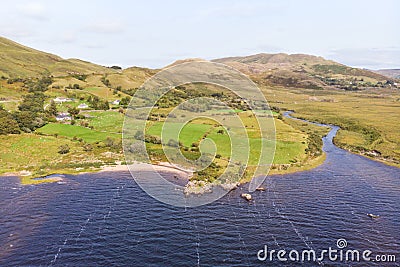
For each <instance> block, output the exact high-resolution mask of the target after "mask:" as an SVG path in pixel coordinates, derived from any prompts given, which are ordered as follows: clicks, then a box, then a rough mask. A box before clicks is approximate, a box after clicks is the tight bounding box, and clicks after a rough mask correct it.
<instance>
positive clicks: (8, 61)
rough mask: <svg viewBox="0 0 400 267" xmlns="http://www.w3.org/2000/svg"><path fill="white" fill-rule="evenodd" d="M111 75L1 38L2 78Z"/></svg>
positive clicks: (107, 71) (0, 66)
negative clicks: (81, 74)
mask: <svg viewBox="0 0 400 267" xmlns="http://www.w3.org/2000/svg"><path fill="white" fill-rule="evenodd" d="M73 72H75V73H76V72H77V73H109V72H113V71H112V70H111V69H108V68H105V67H102V66H99V65H96V64H93V63H90V62H86V61H82V60H78V59H63V58H61V57H59V56H56V55H53V54H49V53H45V52H42V51H38V50H35V49H32V48H29V47H26V46H23V45H21V44H18V43H16V42H13V41H11V40H8V39H6V38H3V37H0V76H5V77H12V78H14V77H37V76H40V75H42V74H51V75H54V76H64V75H68V74H69V73H73Z"/></svg>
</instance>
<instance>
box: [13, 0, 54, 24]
mask: <svg viewBox="0 0 400 267" xmlns="http://www.w3.org/2000/svg"><path fill="white" fill-rule="evenodd" d="M17 8H18V10H19V11H20V12H21V13H22V14H23V15H25V16H27V17H30V18H33V19H36V20H46V19H48V17H47V15H46V8H45V6H44V5H43V4H42V3H39V2H28V3H25V4H21V5H18V6H17Z"/></svg>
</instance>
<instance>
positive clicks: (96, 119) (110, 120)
mask: <svg viewBox="0 0 400 267" xmlns="http://www.w3.org/2000/svg"><path fill="white" fill-rule="evenodd" d="M82 114H84V115H87V116H89V122H90V125H91V126H93V127H94V129H95V130H97V131H103V132H104V131H105V132H110V133H121V132H122V124H123V123H124V114H122V113H119V112H117V111H95V112H82Z"/></svg>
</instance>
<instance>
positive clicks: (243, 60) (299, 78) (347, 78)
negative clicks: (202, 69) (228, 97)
mask: <svg viewBox="0 0 400 267" xmlns="http://www.w3.org/2000/svg"><path fill="white" fill-rule="evenodd" d="M213 61H214V62H218V63H223V64H226V65H229V66H231V67H233V68H236V69H238V70H240V71H242V72H244V73H246V74H248V75H249V76H250V77H251V78H252V79H253V80H255V81H257V82H259V83H262V84H265V85H272V86H273V85H278V86H287V87H298V88H309V89H323V88H340V89H347V90H357V89H359V88H361V87H375V86H379V85H380V84H381V83H382V84H383V83H385V82H386V81H387V80H388V78H387V77H385V76H383V75H381V74H378V73H374V72H372V71H368V70H364V69H357V68H352V67H348V66H345V65H343V64H340V63H337V62H335V61H332V60H326V59H324V58H322V57H317V56H312V55H304V54H291V55H289V54H284V53H280V54H265V53H262V54H256V55H251V56H244V57H228V58H220V59H215V60H213Z"/></svg>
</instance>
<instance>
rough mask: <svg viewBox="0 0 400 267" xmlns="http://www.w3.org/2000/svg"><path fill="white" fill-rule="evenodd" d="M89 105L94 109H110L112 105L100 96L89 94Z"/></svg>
mask: <svg viewBox="0 0 400 267" xmlns="http://www.w3.org/2000/svg"><path fill="white" fill-rule="evenodd" d="M87 102H88V103H89V106H90V107H91V108H93V109H99V110H109V109H110V105H109V104H108V101H107V100H101V99H100V98H99V97H98V96H89V97H88V98H87Z"/></svg>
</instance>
